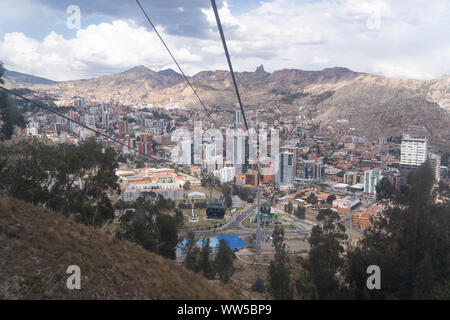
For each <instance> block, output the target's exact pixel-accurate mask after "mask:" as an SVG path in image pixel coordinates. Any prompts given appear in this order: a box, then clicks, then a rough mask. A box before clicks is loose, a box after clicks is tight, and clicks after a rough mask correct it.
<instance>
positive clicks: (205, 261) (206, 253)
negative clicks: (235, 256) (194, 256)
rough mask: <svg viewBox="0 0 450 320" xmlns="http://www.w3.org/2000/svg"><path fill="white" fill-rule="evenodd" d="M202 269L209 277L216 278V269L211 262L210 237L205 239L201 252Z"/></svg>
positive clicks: (206, 276) (200, 262)
mask: <svg viewBox="0 0 450 320" xmlns="http://www.w3.org/2000/svg"><path fill="white" fill-rule="evenodd" d="M199 264H200V270H201V271H202V273H203V276H205V278H207V279H210V280H211V279H214V276H215V270H214V266H213V263H212V262H211V247H210V246H209V238H206V240H205V239H204V240H203V248H202V251H201V254H200V261H199Z"/></svg>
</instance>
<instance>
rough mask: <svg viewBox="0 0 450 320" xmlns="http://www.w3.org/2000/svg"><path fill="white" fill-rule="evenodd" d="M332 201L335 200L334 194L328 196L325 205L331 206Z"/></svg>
mask: <svg viewBox="0 0 450 320" xmlns="http://www.w3.org/2000/svg"><path fill="white" fill-rule="evenodd" d="M334 200H336V196H335V195H334V194H330V195H329V196H328V197H327V203H329V204H332V203H333V201H334Z"/></svg>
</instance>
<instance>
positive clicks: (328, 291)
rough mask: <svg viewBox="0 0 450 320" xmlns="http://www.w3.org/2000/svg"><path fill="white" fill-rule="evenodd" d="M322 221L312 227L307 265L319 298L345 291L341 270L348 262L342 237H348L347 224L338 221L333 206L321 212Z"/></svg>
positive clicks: (319, 219) (332, 296) (333, 296)
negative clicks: (339, 278) (339, 277)
mask: <svg viewBox="0 0 450 320" xmlns="http://www.w3.org/2000/svg"><path fill="white" fill-rule="evenodd" d="M316 218H317V220H318V221H319V222H320V223H321V224H320V225H317V226H314V227H313V228H312V230H311V236H310V238H309V244H310V246H311V250H310V253H309V260H308V263H307V264H306V269H307V271H308V272H309V274H310V275H311V278H312V280H313V282H314V287H315V290H316V292H317V297H318V298H319V299H335V298H337V297H339V296H340V294H341V290H342V288H341V286H340V283H339V280H338V278H337V274H338V272H339V271H341V269H342V267H343V265H344V259H343V258H342V253H343V252H344V247H343V246H342V241H344V240H346V239H347V235H346V234H345V233H344V232H345V228H344V227H343V226H342V225H340V224H337V223H336V222H337V220H338V219H339V215H338V214H337V213H336V212H334V211H333V210H331V209H322V210H320V211H319V213H318V214H317V217H316Z"/></svg>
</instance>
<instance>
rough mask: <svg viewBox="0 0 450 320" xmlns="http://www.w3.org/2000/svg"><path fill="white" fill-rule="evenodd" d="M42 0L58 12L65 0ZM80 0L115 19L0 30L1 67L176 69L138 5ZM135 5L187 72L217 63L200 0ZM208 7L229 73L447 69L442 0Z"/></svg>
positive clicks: (86, 8)
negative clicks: (65, 30)
mask: <svg viewBox="0 0 450 320" xmlns="http://www.w3.org/2000/svg"><path fill="white" fill-rule="evenodd" d="M42 1H43V0H42ZM69 2H70V1H67V3H69ZM43 3H45V4H46V6H48V7H49V8H58V9H54V10H63V9H64V10H65V4H66V1H56V0H55V1H45V2H44V1H43ZM80 3H81V4H80V8H81V10H82V14H105V15H109V16H111V17H115V20H113V21H112V22H111V23H106V22H104V23H100V24H91V25H89V26H86V27H83V29H80V30H78V32H77V33H76V36H75V37H74V38H64V37H63V36H62V35H61V34H58V33H56V32H51V33H49V34H48V35H47V36H46V37H45V38H44V39H43V40H42V41H37V40H35V39H32V38H29V37H28V36H27V35H26V34H24V33H21V32H11V33H7V34H5V35H4V37H3V40H2V41H0V60H3V61H4V62H5V66H6V67H7V68H10V69H13V70H17V71H21V72H27V73H32V74H36V75H40V76H46V77H49V78H51V79H57V80H62V79H76V78H86V77H93V76H99V75H103V74H108V73H111V72H118V71H123V70H125V69H128V68H131V67H133V66H135V65H140V64H143V65H145V66H147V67H150V68H154V69H162V68H167V67H171V68H174V69H176V67H175V66H174V65H173V63H172V61H171V59H170V57H169V55H168V54H167V52H166V51H165V49H164V48H163V46H162V45H161V43H160V42H159V40H158V38H157V37H156V35H155V34H154V33H153V32H152V31H151V30H150V29H149V28H148V26H147V23H146V24H145V25H144V24H142V23H141V21H140V20H139V19H140V18H142V13H141V12H139V11H136V9H138V8H137V7H136V6H135V4H134V3H133V5H131V4H130V3H128V2H120V3H124V4H123V6H122V7H120V6H119V5H118V3H119V2H117V1H112V2H110V1H107V2H106V1H105V0H101V1H95V3H94V2H93V1H80ZM141 3H142V4H143V5H144V7H146V8H148V9H149V10H148V11H149V14H150V16H154V17H155V19H154V20H155V22H156V23H157V24H158V28H159V30H161V32H162V36H163V38H164V39H165V41H166V42H167V43H168V45H169V47H170V48H171V49H172V51H173V53H174V55H175V57H176V58H177V59H178V60H179V62H180V64H181V65H182V67H183V70H184V71H185V72H186V73H187V74H191V75H192V74H194V73H196V72H199V71H201V70H215V69H222V70H226V69H227V64H226V59H225V56H224V53H223V48H222V44H221V41H220V37H219V33H218V31H217V26H216V22H215V18H214V15H213V12H212V10H211V9H209V3H208V1H200V0H198V1H197V0H196V1H190V2H189V3H187V2H185V1H181V0H180V1H178V0H176V1H162V0H161V1H151V2H150V1H141ZM218 6H219V13H220V17H221V21H222V24H223V26H224V32H225V36H226V38H227V43H228V47H229V51H230V55H231V58H232V62H233V66H234V69H235V70H237V71H248V70H254V69H255V68H256V66H258V65H260V64H264V67H265V70H267V71H269V72H271V71H275V70H279V69H283V68H299V69H314V70H317V69H322V68H327V67H334V66H342V67H348V68H350V69H352V70H355V71H362V72H372V73H377V74H382V75H387V76H394V77H412V78H418V79H429V78H435V77H439V76H442V75H444V74H450V65H449V64H448V61H450V43H449V42H448V39H449V38H450V24H449V23H448V21H450V2H449V1H448V0H435V1H433V2H431V3H429V2H428V1H426V0H395V1H394V0H319V1H309V0H298V1H295V0H274V1H271V2H265V1H264V2H261V3H260V4H259V5H258V6H256V7H254V6H253V7H252V9H248V10H246V11H245V10H244V11H243V10H241V11H240V12H239V13H234V11H233V7H232V6H231V5H229V4H228V3H227V2H226V1H224V2H223V3H222V2H218ZM120 8H122V9H120ZM180 8H183V9H182V10H181V9H180ZM121 10H122V11H121ZM132 12H133V13H132ZM156 13H160V14H161V15H159V14H156ZM127 16H128V17H127ZM138 16H140V18H138ZM177 28H178V29H177ZM200 29H201V31H200ZM177 30H178V31H177Z"/></svg>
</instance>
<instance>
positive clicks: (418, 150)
mask: <svg viewBox="0 0 450 320" xmlns="http://www.w3.org/2000/svg"><path fill="white" fill-rule="evenodd" d="M427 144H428V142H427V138H426V137H413V136H411V135H409V134H407V133H405V134H403V139H402V145H401V158H400V164H402V165H407V166H420V165H421V164H422V163H424V162H425V160H426V159H427V149H428V145H427Z"/></svg>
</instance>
